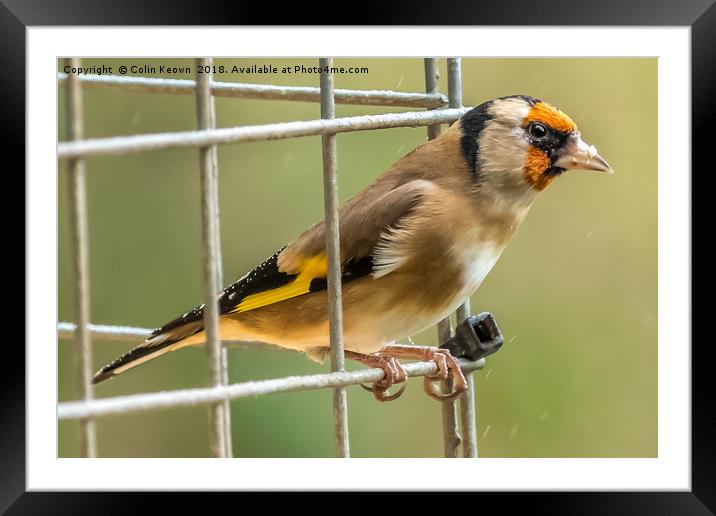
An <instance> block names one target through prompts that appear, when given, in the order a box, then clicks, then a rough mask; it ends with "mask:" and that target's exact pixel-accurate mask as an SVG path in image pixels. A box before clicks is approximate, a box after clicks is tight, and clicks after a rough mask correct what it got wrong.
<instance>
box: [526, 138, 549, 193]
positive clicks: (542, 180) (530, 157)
mask: <svg viewBox="0 0 716 516" xmlns="http://www.w3.org/2000/svg"><path fill="white" fill-rule="evenodd" d="M549 166H550V161H549V156H547V153H546V152H544V151H543V150H540V149H536V148H535V147H532V146H530V148H529V149H528V150H527V163H525V180H526V181H527V182H528V183H529V184H530V186H532V188H534V189H535V190H537V191H538V192H541V191H542V190H544V189H545V188H547V185H549V184H550V183H551V182H552V179H554V176H551V175H545V174H544V172H545V171H546V170H547V169H548V168H549Z"/></svg>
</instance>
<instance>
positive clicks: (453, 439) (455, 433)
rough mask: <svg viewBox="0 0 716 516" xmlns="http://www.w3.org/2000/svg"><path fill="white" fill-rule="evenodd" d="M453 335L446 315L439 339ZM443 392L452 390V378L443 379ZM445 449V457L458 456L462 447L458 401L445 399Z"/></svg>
mask: <svg viewBox="0 0 716 516" xmlns="http://www.w3.org/2000/svg"><path fill="white" fill-rule="evenodd" d="M451 336H452V330H451V328H450V318H449V317H446V318H445V319H443V320H442V321H440V322H439V323H438V340H439V342H440V343H443V342H445V341H446V340H448V339H449V338H450V337H451ZM442 390H443V393H448V392H452V390H453V381H452V379H451V378H448V379H447V380H443V382H442ZM441 405H442V414H443V451H444V453H445V457H448V458H457V456H458V450H459V449H460V442H461V441H462V439H461V438H460V431H459V429H458V416H457V403H455V401H443V402H442V403H441Z"/></svg>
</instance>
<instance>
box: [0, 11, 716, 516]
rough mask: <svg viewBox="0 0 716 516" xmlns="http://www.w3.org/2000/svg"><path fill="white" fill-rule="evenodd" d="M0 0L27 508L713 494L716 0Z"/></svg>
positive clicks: (17, 397) (684, 498)
mask: <svg viewBox="0 0 716 516" xmlns="http://www.w3.org/2000/svg"><path fill="white" fill-rule="evenodd" d="M6 4H9V7H3V18H2V20H3V21H2V23H3V27H4V28H5V29H6V30H5V32H4V33H5V34H6V38H7V39H8V41H12V42H14V47H15V48H14V49H12V51H8V52H4V53H3V57H2V59H3V60H4V64H5V66H4V69H5V70H15V71H16V73H13V74H7V75H6V76H5V79H6V80H5V82H6V91H7V98H8V101H6V102H7V115H6V119H7V120H8V121H10V122H11V124H12V126H13V127H14V130H13V131H12V133H11V134H10V135H9V136H8V138H9V139H8V142H10V141H12V138H18V139H19V136H18V134H21V133H22V132H23V131H19V130H18V128H19V127H25V129H26V130H25V135H26V141H25V149H26V153H25V157H26V163H25V166H26V186H27V189H26V191H27V203H28V204H27V210H26V228H27V232H26V238H27V247H26V249H27V255H26V289H27V290H26V291H27V301H28V302H27V305H26V306H27V311H26V318H27V319H26V355H25V356H26V360H25V364H26V370H25V373H26V374H25V377H24V381H21V380H20V379H19V377H13V376H8V377H7V378H6V382H8V384H7V386H6V388H5V389H4V392H5V393H6V396H5V406H4V408H5V412H6V414H8V415H11V417H10V418H8V420H9V421H11V423H12V424H10V425H9V426H8V432H11V433H9V434H8V436H9V438H8V439H3V444H2V446H3V447H4V448H5V450H6V452H5V451H4V452H3V456H4V457H7V458H8V459H7V460H6V461H5V462H6V465H7V466H6V468H4V469H5V471H6V472H5V474H4V476H5V480H4V482H3V483H4V484H5V485H6V486H7V489H6V492H7V496H6V497H5V499H4V500H3V505H2V507H3V508H9V509H10V513H11V514H12V513H13V511H16V512H15V513H18V514H20V513H24V512H36V511H37V507H41V506H45V507H46V506H47V503H48V502H47V501H42V500H43V497H44V499H45V500H48V499H50V498H48V497H52V499H53V500H67V502H64V501H63V502H62V503H59V502H58V503H53V504H52V505H53V506H56V507H58V509H57V510H58V512H59V511H62V510H66V509H67V508H68V507H73V505H72V504H73V503H76V504H79V505H76V506H75V507H77V510H83V511H92V510H97V509H92V507H97V505H96V504H102V503H103V502H102V498H103V495H100V494H97V495H93V496H91V497H86V496H85V497H83V496H81V495H80V494H79V493H75V492H77V491H85V490H87V491H116V490H123V491H146V490H152V491H169V490H182V491H183V490H192V491H252V490H279V491H313V490H338V491H374V490H388V489H389V490H399V491H418V490H431V491H432V490H435V491H550V492H552V493H551V494H550V495H548V496H547V497H538V495H537V494H536V493H533V494H532V495H526V496H527V498H526V500H534V503H535V504H537V505H539V504H543V503H553V502H550V501H548V500H550V499H552V497H557V496H562V497H563V498H562V503H563V504H564V505H563V507H564V509H565V512H570V511H572V510H578V509H577V508H581V509H579V510H580V512H584V511H583V508H584V507H585V506H587V507H589V509H587V511H589V510H591V509H592V508H593V510H594V511H595V512H599V513H604V512H605V510H606V511H609V510H610V508H613V507H614V505H615V504H619V505H620V506H621V507H623V508H631V510H634V511H637V510H641V511H650V512H655V513H662V512H676V513H686V514H691V513H693V514H697V513H703V511H707V510H710V509H712V508H713V507H714V503H715V502H714V500H713V493H712V489H711V488H710V485H711V484H712V483H713V478H712V476H713V475H712V471H713V446H712V444H711V440H710V438H709V435H713V433H712V431H713V428H712V426H713V421H712V418H711V417H710V416H709V414H711V411H710V410H709V409H710V407H711V406H712V404H713V403H712V402H710V399H709V397H708V396H706V395H705V394H706V393H709V392H710V390H711V387H710V383H711V382H709V381H708V379H707V378H708V377H707V376H706V375H705V372H704V371H703V368H704V367H705V364H706V363H707V360H706V359H705V358H704V357H702V356H701V353H703V351H702V350H701V348H700V347H699V345H698V344H692V342H693V341H692V337H691V331H692V329H691V300H690V295H691V238H690V236H691V217H690V203H691V178H692V174H691V170H693V169H694V167H696V166H697V165H696V163H697V162H698V159H699V157H703V156H704V155H705V154H704V153H705V150H706V149H708V148H709V146H708V144H707V143H705V142H704V141H703V140H704V139H705V137H706V135H707V134H709V131H708V130H707V129H705V128H704V127H703V126H705V124H706V123H707V120H709V121H710V120H711V117H710V114H712V113H713V107H712V104H713V101H712V99H711V92H712V91H713V86H714V84H713V81H714V77H713V72H712V70H713V66H712V63H713V62H714V55H713V54H714V50H713V48H714V46H713V45H712V42H711V41H709V39H710V38H709V36H710V34H711V33H712V32H713V29H714V23H716V20H715V18H716V11H714V7H713V6H711V5H709V2H703V3H700V4H698V5H697V4H696V3H694V4H693V5H692V4H689V5H682V6H668V7H667V6H662V9H660V10H656V9H646V8H642V7H639V6H637V5H636V4H627V5H621V6H620V8H619V9H618V10H617V9H616V7H615V10H614V11H611V10H610V9H609V8H608V6H605V7H603V8H600V9H597V8H596V6H592V7H590V8H584V9H581V11H582V12H577V11H579V10H571V11H570V10H568V9H566V8H565V6H563V5H560V3H559V2H554V3H552V4H551V5H549V6H548V7H545V9H539V10H537V11H536V12H534V13H533V15H532V16H528V15H527V13H522V12H521V11H520V10H519V7H518V5H517V4H516V3H515V4H511V3H507V4H505V5H504V6H503V7H504V8H503V9H501V10H499V11H498V10H497V9H495V8H494V6H493V9H489V8H485V7H484V6H481V8H480V12H479V17H478V12H477V11H476V9H477V7H476V6H474V5H470V6H465V7H464V8H465V10H464V12H463V15H462V16H461V17H460V19H459V20H458V19H456V18H455V15H454V14H452V13H450V14H445V13H442V14H441V13H437V12H436V13H435V14H434V16H433V17H432V18H430V20H429V23H428V24H427V25H430V26H425V25H426V23H425V22H421V26H420V27H410V26H407V27H395V26H378V24H392V23H396V22H397V20H390V19H387V18H380V17H378V18H377V19H376V20H375V21H374V22H373V24H375V26H371V27H369V26H356V27H350V28H348V27H333V26H320V27H319V26H313V27H300V26H291V27H248V26H240V27H239V26H233V25H230V23H231V20H233V17H231V16H230V15H227V16H226V17H225V18H224V17H223V14H224V11H223V10H222V9H220V8H219V6H218V5H212V6H206V7H205V9H204V11H202V10H201V9H200V8H199V7H198V6H196V5H194V4H190V3H178V4H177V6H176V12H175V13H173V16H172V17H171V20H168V19H162V17H163V16H166V15H165V13H162V12H161V10H155V9H157V6H155V5H154V4H152V3H148V4H147V5H146V6H145V10H144V12H143V13H144V19H143V22H146V23H149V24H150V25H147V26H141V24H137V18H136V16H137V14H136V12H132V11H131V10H129V9H127V10H126V12H125V9H124V8H123V7H119V6H116V5H115V6H113V7H112V10H108V11H101V10H98V9H96V8H95V9H84V10H82V9H78V6H79V5H80V4H73V5H72V6H67V8H66V9H54V8H53V7H57V6H48V5H43V8H41V7H40V3H33V2H25V3H22V4H20V3H19V2H18V3H17V5H14V4H13V2H6ZM94 5H95V6H97V5H99V4H94ZM581 7H584V6H581ZM492 10H494V11H495V13H494V14H490V11H492ZM670 10H671V11H674V12H673V13H671V14H667V13H669V11H670ZM429 11H430V9H427V11H426V15H427V12H429ZM105 13H107V14H105ZM109 13H112V14H111V16H110V14H109ZM508 15H509V18H507V17H508ZM361 16H364V15H360V16H359V18H360V17H361ZM382 16H384V14H382ZM473 16H474V17H475V19H474V20H471V17H473ZM478 18H479V19H478ZM507 19H509V20H510V22H509V23H507V22H506V21H507ZM217 21H218V22H219V23H224V24H226V25H225V26H223V27H220V28H213V27H210V24H212V23H215V22H217ZM403 21H405V20H403ZM410 21H412V20H410ZM473 21H474V23H479V24H480V25H479V26H468V25H464V24H466V23H471V22H473ZM359 22H360V21H359ZM367 23H368V21H367V20H366V24H367ZM456 23H459V24H460V25H459V26H458V25H452V24H456ZM167 24H171V25H173V26H171V27H169V26H167ZM123 25H126V26H123ZM190 25H191V26H190ZM491 25H495V26H491ZM638 25H645V26H638ZM288 41H290V42H291V43H290V45H289V44H287V42H288ZM90 42H91V43H90ZM327 56H328V57H327ZM23 99H24V101H25V102H23ZM23 104H24V105H25V106H26V117H24V116H23V112H22V108H21V107H20V106H22V105H23ZM48 121H49V122H50V123H48ZM21 146H22V144H21V143H20V142H18V143H17V145H16V146H11V148H18V149H19V148H21ZM366 151H368V152H366ZM54 171H56V172H54ZM612 172H613V175H612V174H611V173H612ZM53 173H54V174H56V175H55V176H54V177H53V176H52V175H51V174H53ZM533 201H534V206H533V204H532V202H533ZM421 210H422V211H421ZM528 211H529V215H527V213H528ZM316 221H320V222H318V223H316ZM314 223H315V224H314ZM431 228H432V229H431ZM518 228H519V229H518ZM486 235H490V236H489V237H488V236H486ZM508 241H509V242H510V243H509V245H508V244H507V242H508ZM503 250H504V252H503ZM50 256H55V257H56V260H55V263H54V264H53V263H52V260H51V259H50V258H49V257H50ZM488 273H489V275H488ZM483 280H484V281H483ZM48 285H49V286H51V287H54V288H48ZM478 287H479V288H478ZM222 289H223V290H222ZM401 289H402V290H401ZM217 292H218V293H219V295H218V297H217ZM154 328H156V329H154ZM55 341H56V342H57V344H55ZM263 343H268V344H270V346H266V344H263ZM204 344H205V345H204ZM48 346H53V348H51V351H48ZM54 346H57V347H56V348H54ZM436 346H437V347H436ZM286 350H288V352H286ZM170 351H171V352H172V353H169V352H170ZM174 351H176V352H174ZM296 351H298V352H299V353H296ZM306 357H308V358H309V359H310V360H306ZM699 358H701V360H699ZM155 359H156V360H155ZM20 362H22V361H21V360H17V362H16V363H20ZM413 376H418V377H422V378H413V379H408V377H413ZM110 379H111V381H106V380H110ZM13 382H15V383H13ZM361 385H362V386H363V387H364V388H365V389H366V390H368V391H369V392H363V391H362V390H361V389H360V386H361ZM403 392H404V394H403ZM398 398H400V399H398ZM431 398H434V399H431ZM704 398H706V399H704ZM23 422H24V424H22V423H23ZM19 443H24V446H21V445H20V444H19ZM335 457H342V458H349V457H351V458H355V459H358V460H335ZM217 458H223V459H224V460H214V459H217ZM449 458H464V459H465V460H461V461H450V460H448V459H449ZM428 469H429V470H430V471H432V472H433V473H432V474H431V475H430V476H426V475H425V471H426V470H428ZM376 471H386V472H390V473H389V474H388V473H387V474H386V475H383V474H378V475H376V474H375V473H374V472H376ZM589 491H591V493H588V492H589ZM610 491H619V493H618V494H617V493H608V492H610ZM127 495H128V496H129V494H127ZM73 497H74V501H71V500H72V499H73ZM130 498H131V497H130ZM130 498H128V499H127V501H126V503H131V502H129V500H130ZM5 500H7V501H5ZM500 503H502V502H500ZM508 503H509V502H508ZM512 503H514V502H512ZM528 503H532V502H528ZM123 510H128V509H127V506H126V505H125V506H124V509H123ZM627 510H629V509H627Z"/></svg>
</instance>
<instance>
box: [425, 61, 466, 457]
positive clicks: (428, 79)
mask: <svg viewBox="0 0 716 516" xmlns="http://www.w3.org/2000/svg"><path fill="white" fill-rule="evenodd" d="M439 77H440V75H439V71H438V61H437V59H435V58H432V57H427V58H425V92H426V93H438V78H439ZM440 132H441V128H440V124H436V125H430V126H428V140H432V139H434V138H437V137H438V136H440ZM451 333H452V332H451V329H450V319H449V318H446V319H443V320H442V321H440V322H439V323H438V342H439V343H443V342H445V341H446V340H448V339H449V338H450V336H451ZM442 389H443V392H450V391H451V390H452V381H451V380H446V381H444V382H442ZM442 418H443V448H444V452H445V457H457V456H458V455H457V453H458V448H459V446H460V434H459V433H458V428H457V406H456V405H455V402H454V401H444V402H443V403H442Z"/></svg>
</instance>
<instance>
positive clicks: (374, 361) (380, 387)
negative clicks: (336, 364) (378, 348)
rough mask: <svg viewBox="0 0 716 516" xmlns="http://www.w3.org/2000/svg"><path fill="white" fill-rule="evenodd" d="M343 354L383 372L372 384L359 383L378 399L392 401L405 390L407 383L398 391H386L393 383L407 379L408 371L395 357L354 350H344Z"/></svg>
mask: <svg viewBox="0 0 716 516" xmlns="http://www.w3.org/2000/svg"><path fill="white" fill-rule="evenodd" d="M345 354H346V358H350V359H352V360H356V361H358V362H360V363H361V364H364V365H366V366H368V367H376V368H380V369H382V370H383V371H384V372H385V376H383V378H382V379H380V380H378V381H377V382H375V383H373V385H372V386H367V385H363V384H361V387H363V388H364V389H365V390H367V391H369V392H372V393H373V396H375V399H377V400H378V401H383V402H385V401H393V400H396V399H398V398H399V397H400V396H401V395H402V394H403V392H405V387H406V386H407V384H403V385H402V386H401V387H400V389H399V390H398V392H396V393H394V394H389V393H388V389H390V388H391V387H392V386H393V385H394V384H396V383H403V382H405V381H406V380H407V379H408V372H407V371H406V370H405V368H404V367H403V366H402V365H401V364H400V362H398V359H397V358H395V357H383V356H380V355H366V354H363V353H356V352H354V351H346V352H345Z"/></svg>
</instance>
